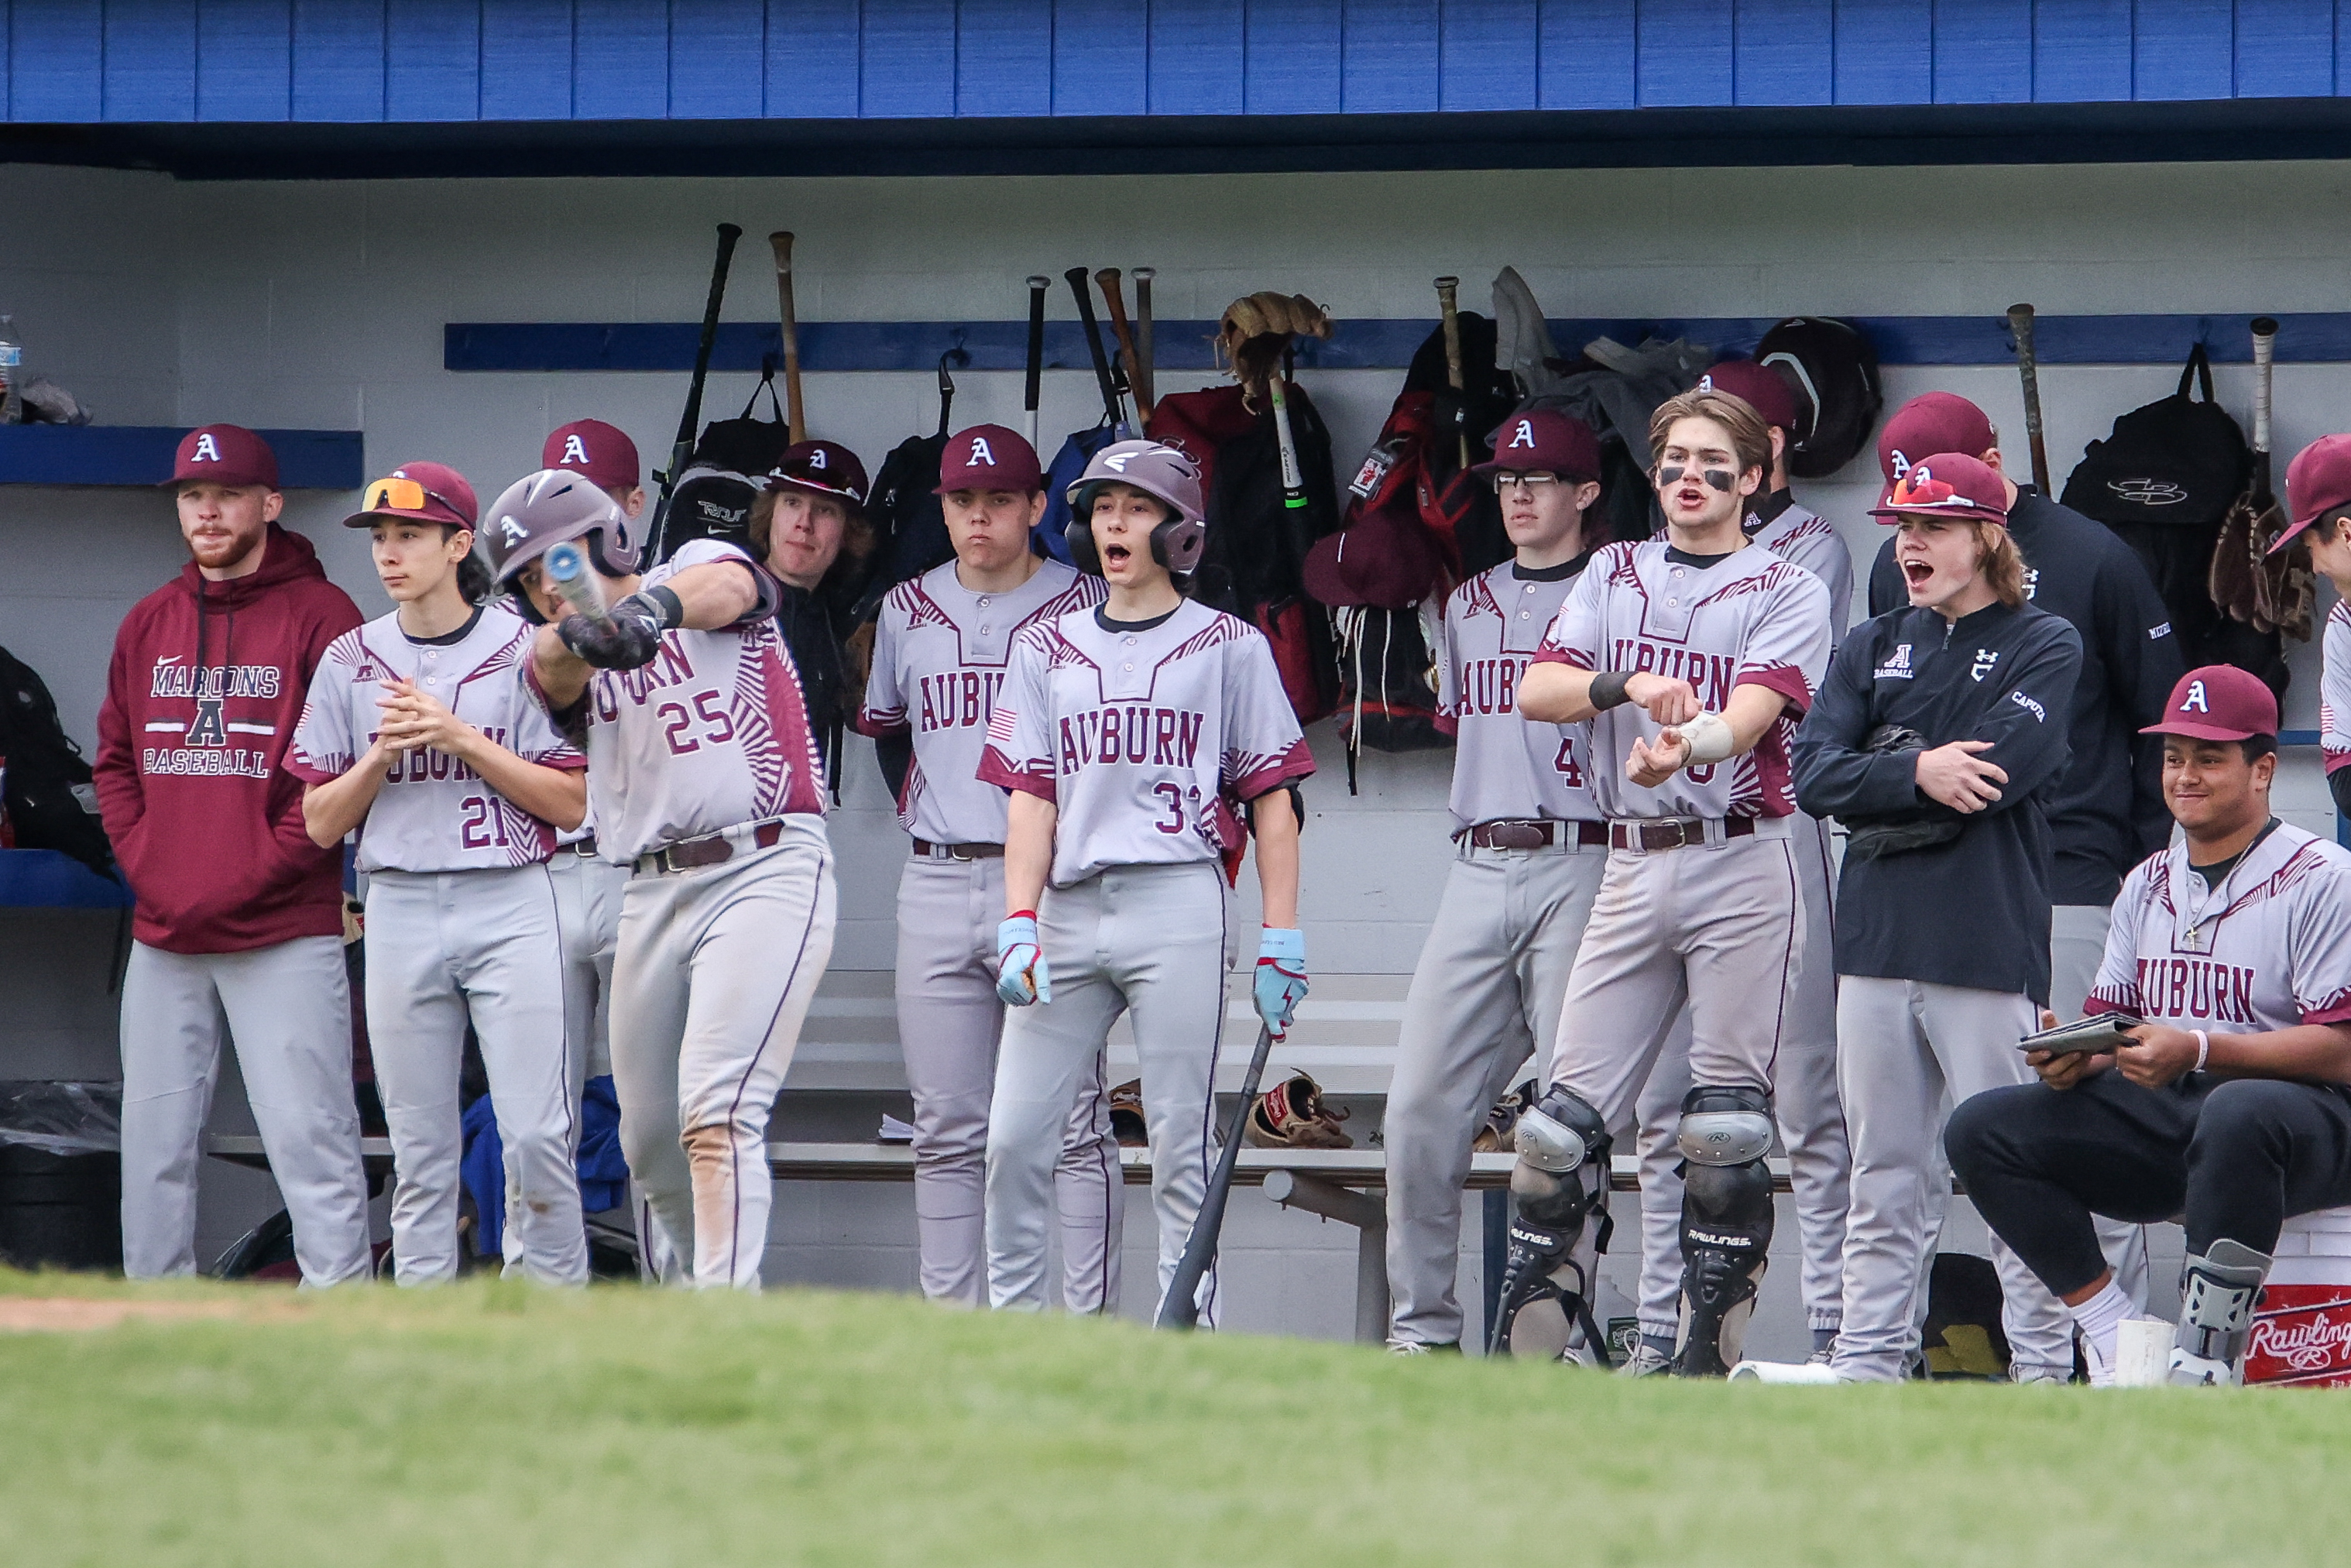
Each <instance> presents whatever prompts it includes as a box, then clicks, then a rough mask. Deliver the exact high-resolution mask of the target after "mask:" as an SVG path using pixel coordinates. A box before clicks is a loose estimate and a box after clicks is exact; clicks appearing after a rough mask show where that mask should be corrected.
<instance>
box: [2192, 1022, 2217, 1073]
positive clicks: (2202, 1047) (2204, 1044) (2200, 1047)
mask: <svg viewBox="0 0 2351 1568" xmlns="http://www.w3.org/2000/svg"><path fill="white" fill-rule="evenodd" d="M2188 1032H2189V1033H2190V1034H2192V1035H2194V1036H2195V1037H2196V1065H2195V1066H2193V1067H2191V1068H2189V1070H2188V1071H2190V1072H2201V1071H2204V1064H2205V1063H2206V1062H2208V1061H2211V1060H2212V1037H2211V1036H2210V1035H2209V1034H2206V1033H2205V1032H2204V1031H2203V1030H2200V1029H2191V1030H2189V1031H2188Z"/></svg>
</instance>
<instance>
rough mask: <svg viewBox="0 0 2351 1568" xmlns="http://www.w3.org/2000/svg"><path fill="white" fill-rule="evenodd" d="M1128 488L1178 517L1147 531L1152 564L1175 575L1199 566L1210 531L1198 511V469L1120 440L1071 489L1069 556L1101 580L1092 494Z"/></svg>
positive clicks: (1185, 457)
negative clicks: (1115, 486)
mask: <svg viewBox="0 0 2351 1568" xmlns="http://www.w3.org/2000/svg"><path fill="white" fill-rule="evenodd" d="M1111 484H1118V485H1132V486H1134V487H1135V488H1136V489H1138V490H1140V491H1142V492H1143V493H1144V495H1146V496H1150V497H1155V499H1157V500H1160V501H1164V502H1165V503H1166V504H1167V505H1168V506H1169V507H1172V508H1174V509H1175V516H1174V517H1170V518H1168V519H1167V520H1166V521H1165V522H1164V523H1162V524H1160V525H1159V526H1158V527H1157V528H1154V529H1152V530H1151V559H1154V560H1155V561H1157V562H1158V563H1159V564H1160V565H1162V566H1164V567H1165V568H1166V569H1167V570H1169V571H1172V572H1175V574H1177V575H1178V576H1186V575H1188V574H1190V573H1191V572H1192V571H1194V570H1196V569H1197V568H1198V566H1199V564H1200V552H1201V551H1202V550H1203V549H1207V543H1208V526H1207V517H1206V516H1205V515H1204V514H1203V512H1202V509H1201V507H1200V465H1198V464H1196V463H1195V462H1193V461H1192V458H1191V456H1190V455H1189V454H1187V453H1186V452H1183V451H1181V450H1179V449H1178V448H1176V447H1173V446H1165V445H1162V444H1160V443H1158V442H1156V441H1119V442H1113V443H1112V444H1110V445H1108V446H1105V447H1103V448H1102V450H1101V451H1100V452H1097V453H1095V454H1094V455H1093V460H1092V462H1090V463H1088V464H1087V465H1086V471H1085V472H1084V473H1083V474H1081V475H1080V476H1078V482H1077V483H1076V484H1074V485H1072V486H1070V488H1069V497H1068V498H1069V503H1070V526H1069V532H1068V538H1069V543H1070V556H1071V559H1074V560H1075V561H1076V562H1077V563H1078V565H1079V566H1080V567H1081V568H1083V569H1084V570H1087V571H1091V572H1093V573H1096V574H1097V575H1099V574H1100V573H1101V571H1102V556H1101V555H1100V553H1099V552H1098V551H1096V549H1094V531H1093V512H1094V494H1095V492H1096V491H1098V490H1099V489H1101V488H1102V486H1104V485H1111Z"/></svg>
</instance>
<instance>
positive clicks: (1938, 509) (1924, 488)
mask: <svg viewBox="0 0 2351 1568" xmlns="http://www.w3.org/2000/svg"><path fill="white" fill-rule="evenodd" d="M1911 512H1916V513H1918V514H1920V515H1922V516H1926V517H1957V518H1959V519H1962V520H1964V521H1967V522H1973V523H2001V524H2005V523H2006V522H2007V521H2008V486H2006V485H2003V484H2001V478H2000V475H1999V473H1998V471H1997V470H1995V469H1994V468H1993V467H1992V465H1991V464H1989V463H1986V462H1985V461H1984V460H1983V459H1982V458H1980V457H1970V456H1969V455H1967V454H1966V453H1964V452H1938V453H1936V454H1934V455H1932V456H1929V457H1922V458H1920V459H1919V460H1918V461H1917V462H1916V463H1913V464H1911V465H1909V466H1908V467H1907V468H1906V469H1904V470H1903V471H1902V477H1900V478H1899V479H1896V480H1895V481H1894V483H1893V484H1892V485H1890V486H1886V500H1885V503H1884V504H1883V505H1881V506H1877V507H1871V508H1870V512H1869V515H1870V516H1871V517H1882V518H1884V519H1885V520H1886V521H1887V522H1889V523H1891V522H1895V521H1897V520H1898V519H1900V518H1901V517H1903V516H1904V515H1905V514H1906V513H1911Z"/></svg>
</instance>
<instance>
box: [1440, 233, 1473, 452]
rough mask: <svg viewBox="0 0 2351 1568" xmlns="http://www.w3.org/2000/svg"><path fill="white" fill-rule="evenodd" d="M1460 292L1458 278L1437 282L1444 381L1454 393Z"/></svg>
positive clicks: (1464, 439)
mask: <svg viewBox="0 0 2351 1568" xmlns="http://www.w3.org/2000/svg"><path fill="white" fill-rule="evenodd" d="M1460 292H1461V280H1460V279H1459V278H1458V277H1440V278H1438V279H1437V308H1438V309H1439V310H1441V311H1443V312H1444V314H1445V379H1446V381H1447V382H1449V383H1450V384H1451V385H1452V388H1453V390H1454V391H1455V392H1459V391H1461V390H1462V378H1461V310H1460V300H1459V296H1460ZM1461 466H1462V467H1464V468H1467V467H1468V466H1469V433H1468V431H1466V430H1465V431H1463V432H1461Z"/></svg>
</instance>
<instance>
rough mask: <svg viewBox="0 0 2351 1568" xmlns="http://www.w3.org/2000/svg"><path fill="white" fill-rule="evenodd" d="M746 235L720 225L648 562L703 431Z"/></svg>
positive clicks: (656, 554)
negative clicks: (723, 319) (732, 278)
mask: <svg viewBox="0 0 2351 1568" xmlns="http://www.w3.org/2000/svg"><path fill="white" fill-rule="evenodd" d="M742 237H743V231H742V230H741V229H740V228H738V227H737V226H736V225H733V224H720V225H718V258H717V260H716V261H714V262H713V263H711V267H710V298H707V299H705V301H703V305H702V342H701V345H700V346H699V347H698V348H696V349H695V351H694V384H693V386H692V387H690V388H689V389H687V392H686V394H685V413H684V415H683V416H682V417H681V418H680V419H679V420H678V422H677V439H676V440H675V441H674V442H673V443H672V444H670V449H669V466H668V467H667V468H664V469H663V470H662V471H661V472H660V473H658V474H656V475H654V476H653V477H654V478H656V479H658V480H660V481H661V499H660V501H659V502H658V503H656V504H655V506H654V507H653V527H652V528H648V529H647V530H645V531H646V536H647V537H648V538H651V539H652V541H653V548H652V549H651V550H650V551H649V552H648V556H649V559H653V560H659V559H662V546H663V544H664V534H665V532H666V531H667V525H668V522H669V498H670V496H671V494H672V493H673V492H674V491H675V490H676V488H677V481H678V476H680V475H682V474H684V472H685V465H687V464H689V463H691V462H693V461H694V438H695V435H696V434H699V433H700V432H701V429H702V388H703V385H704V383H705V382H707V381H709V379H710V350H711V349H712V348H713V347H714V346H715V345H716V343H717V341H718V309H719V307H720V306H722V305H724V304H725V303H726V269H727V267H728V266H729V265H730V264H732V263H733V261H734V259H735V242H736V241H737V240H738V239H741V238H742Z"/></svg>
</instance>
